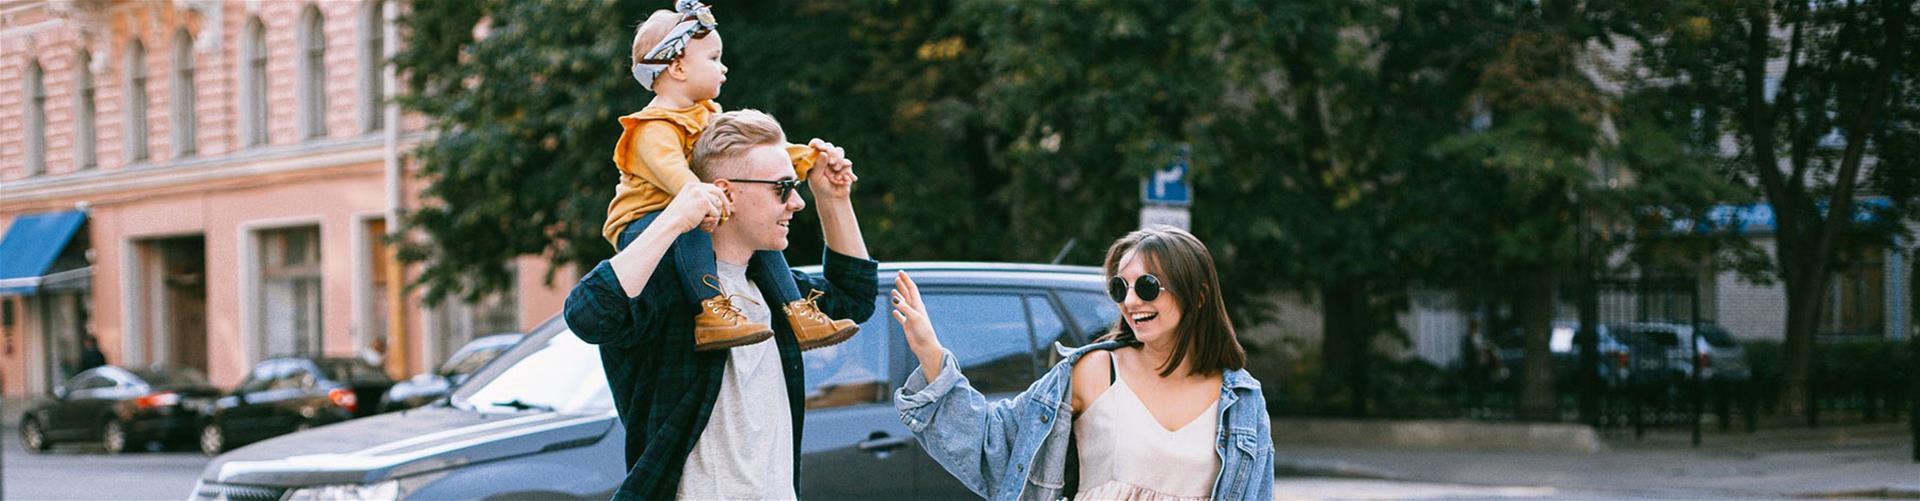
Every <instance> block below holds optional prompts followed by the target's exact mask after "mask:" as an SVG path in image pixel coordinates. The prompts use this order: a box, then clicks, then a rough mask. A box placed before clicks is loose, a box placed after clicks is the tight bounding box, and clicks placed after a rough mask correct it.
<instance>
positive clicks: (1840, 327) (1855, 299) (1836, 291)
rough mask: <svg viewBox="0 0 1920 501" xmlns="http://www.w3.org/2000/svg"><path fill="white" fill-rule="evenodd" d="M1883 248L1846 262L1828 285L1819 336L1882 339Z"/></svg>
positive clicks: (1871, 249) (1884, 301)
mask: <svg viewBox="0 0 1920 501" xmlns="http://www.w3.org/2000/svg"><path fill="white" fill-rule="evenodd" d="M1885 256H1886V248H1884V247H1869V248H1867V249H1863V250H1861V251H1858V253H1857V254H1854V255H1853V256H1851V259H1847V261H1848V262H1849V264H1848V265H1847V267H1845V268H1842V269H1840V270H1838V271H1836V272H1834V274H1833V277H1832V278H1829V279H1828V280H1829V283H1828V284H1827V291H1828V292H1827V305H1826V308H1824V310H1825V311H1824V312H1822V314H1821V317H1822V322H1821V326H1820V328H1821V334H1826V335H1836V336H1864V337H1881V336H1884V335H1885V334H1886V333H1885V327H1886V320H1887V316H1886V315H1887V298H1886V290H1887V289H1886V274H1887V261H1886V259H1885Z"/></svg>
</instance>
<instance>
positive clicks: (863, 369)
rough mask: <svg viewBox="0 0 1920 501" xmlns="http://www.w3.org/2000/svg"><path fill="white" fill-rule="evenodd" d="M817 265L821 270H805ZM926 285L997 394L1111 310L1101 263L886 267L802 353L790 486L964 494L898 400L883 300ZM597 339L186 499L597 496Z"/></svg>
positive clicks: (517, 352)
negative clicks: (854, 318) (842, 327)
mask: <svg viewBox="0 0 1920 501" xmlns="http://www.w3.org/2000/svg"><path fill="white" fill-rule="evenodd" d="M802 269H803V270H806V271H810V272H814V273H817V272H818V271H819V269H818V268H817V267H807V268H802ZM903 269H904V270H906V271H907V272H908V273H910V274H912V275H913V277H914V280H915V281H916V282H918V283H919V284H920V285H921V288H922V291H923V295H924V297H925V299H926V302H927V308H928V309H929V310H931V311H932V312H933V313H932V314H933V317H934V319H935V322H936V323H937V324H936V329H937V330H938V332H939V333H940V337H941V341H942V343H943V344H945V345H946V346H947V348H948V349H949V350H952V351H953V353H954V355H955V356H956V357H959V359H960V363H961V366H962V370H964V371H965V372H966V374H967V376H968V378H969V379H971V380H972V382H973V385H974V387H976V388H978V389H980V391H983V392H986V393H988V394H989V395H997V396H1006V395H1010V394H1012V393H1016V392H1019V391H1021V390H1023V389H1025V388H1026V387H1027V386H1028V385H1029V384H1031V383H1032V382H1033V381H1034V380H1035V379H1038V378H1039V375H1040V374H1041V373H1042V372H1043V371H1044V370H1045V369H1046V367H1048V366H1050V365H1051V364H1052V363H1054V362H1055V361H1057V360H1058V359H1057V358H1056V355H1054V351H1053V349H1052V346H1053V345H1054V344H1055V343H1059V344H1063V345H1068V346H1077V345H1080V344H1082V343H1085V342H1086V341H1087V340H1088V339H1089V338H1090V337H1092V336H1094V335H1096V334H1097V333H1099V332H1104V331H1105V330H1106V329H1107V328H1108V327H1109V326H1110V325H1111V324H1112V323H1113V322H1115V321H1116V320H1118V319H1119V310H1118V309H1117V307H1116V305H1114V304H1113V302H1112V301H1110V300H1108V299H1106V294H1105V292H1103V291H1104V282H1103V281H1102V279H1101V276H1100V270H1099V269H1098V268H1090V267H1069V266H1044V265H1008V264H977V263H924V264H889V265H885V266H882V267H881V269H880V271H879V278H880V285H881V289H880V294H879V295H878V297H876V298H874V302H875V305H876V309H875V311H874V315H873V316H872V317H871V318H869V319H868V320H867V321H866V322H864V323H862V324H861V327H860V328H861V333H860V334H859V335H858V336H855V337H854V338H853V339H851V340H849V341H847V342H845V343H842V344H840V345H837V346H833V347H829V348H822V349H818V350H813V351H809V352H806V353H805V355H804V359H805V364H806V371H807V373H806V382H807V384H806V392H807V393H806V396H805V399H806V405H807V416H806V428H805V432H804V433H805V436H804V437H803V441H802V447H803V449H802V450H801V451H800V452H801V456H802V459H801V462H800V477H801V479H800V487H801V492H800V495H801V497H802V498H809V499H847V498H867V499H879V498H884V499H913V498H919V499H949V498H954V499H959V498H974V497H976V496H974V495H973V494H972V493H971V492H970V491H968V490H967V489H966V488H965V487H963V486H961V485H960V483H959V482H958V481H957V480H955V479H954V478H953V477H952V476H950V475H948V474H947V473H946V470H945V469H943V468H941V467H940V465H939V464H937V463H935V462H934V461H933V460H932V459H931V458H929V457H927V455H926V454H925V453H923V452H921V451H920V449H919V444H918V443H917V442H916V441H914V439H913V435H912V434H911V433H910V432H908V431H907V429H906V426H905V425H904V424H901V422H900V418H899V415H898V414H897V413H896V412H895V411H894V408H893V403H892V400H891V392H892V391H893V390H894V388H896V387H897V385H898V384H899V382H900V381H903V380H904V379H905V378H906V375H907V373H908V371H911V370H913V368H914V366H915V362H914V361H913V360H914V359H913V357H912V355H911V354H909V353H908V351H907V347H906V343H905V340H904V339H903V338H902V334H901V332H900V329H899V327H898V326H897V325H896V324H895V323H894V322H893V321H892V320H890V319H889V316H890V315H889V314H888V311H889V308H888V307H887V306H888V305H887V304H885V303H884V301H883V299H882V298H885V297H887V293H888V291H890V290H891V289H892V284H893V280H892V277H893V274H894V272H895V271H897V270H903ZM598 355H599V353H598V350H597V349H596V348H594V347H593V346H591V345H588V344H586V343H584V342H581V341H580V339H579V338H577V337H575V336H574V335H573V333H572V332H571V331H569V330H568V329H567V328H566V325H565V322H562V321H560V320H559V319H557V318H556V319H552V320H548V321H547V322H546V323H545V324H542V325H541V326H539V327H536V328H534V329H533V330H532V331H531V332H530V333H529V334H528V335H527V338H526V340H524V341H522V342H521V343H520V344H519V345H517V346H515V347H514V348H513V349H511V350H508V351H507V352H506V353H504V354H502V355H501V356H500V357H499V358H497V359H495V360H494V361H493V362H492V363H490V364H488V365H487V366H486V367H484V368H482V369H481V370H480V371H479V372H477V373H475V374H474V375H473V377H472V378H471V379H469V380H468V382H467V383H466V384H463V385H461V386H460V387H459V389H457V390H456V391H455V392H454V393H453V395H452V396H451V397H449V398H448V399H447V400H445V401H443V402H441V403H438V404H434V405H430V406H427V407H422V408H418V409H412V410H407V411H402V412H399V413H392V414H384V415H380V416H374V417H369V418H366V419H359V420H355V421H352V422H348V423H345V424H340V425H335V426H327V427H322V428H316V429H313V430H310V431H306V432H302V433H297V434H293V435H288V436H285V437H280V438H276V439H272V440H268V441H265V442H262V443H259V444H255V445H252V446H249V447H245V448H241V449H239V450H235V451H233V452H230V453H227V454H225V455H222V456H220V457H219V458H216V459H215V460H214V461H213V462H212V463H210V464H208V465H207V467H206V470H205V472H204V473H203V474H202V475H201V478H200V482H199V484H198V485H197V486H196V487H195V489H194V496H195V498H209V499H210V498H226V499H283V496H284V499H357V498H381V499H392V498H405V497H417V498H421V499H442V498H446V499H474V498H496V497H498V498H516V499H517V498H538V499H567V498H576V499H587V498H591V499H606V498H607V497H609V496H610V495H611V494H612V491H613V489H614V488H615V487H616V486H617V485H619V483H620V480H621V479H622V478H624V477H625V476H626V472H625V471H624V468H623V460H622V458H623V457H624V453H623V451H622V447H623V444H624V443H625V441H626V439H625V436H624V431H623V430H622V429H621V427H620V426H618V423H617V422H616V421H617V418H616V416H615V415H614V411H613V403H612V401H611V395H610V394H609V392H608V390H607V383H606V377H605V375H604V374H603V373H602V372H601V366H600V359H599V356H598Z"/></svg>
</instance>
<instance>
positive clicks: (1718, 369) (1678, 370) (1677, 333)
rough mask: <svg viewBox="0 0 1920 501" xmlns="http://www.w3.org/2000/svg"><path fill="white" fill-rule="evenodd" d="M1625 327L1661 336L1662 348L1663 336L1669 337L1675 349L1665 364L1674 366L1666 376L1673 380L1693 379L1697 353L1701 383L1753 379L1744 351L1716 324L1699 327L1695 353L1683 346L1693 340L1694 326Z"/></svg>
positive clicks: (1665, 324)
mask: <svg viewBox="0 0 1920 501" xmlns="http://www.w3.org/2000/svg"><path fill="white" fill-rule="evenodd" d="M1628 325H1629V326H1630V328H1633V329H1636V330H1641V331H1649V332H1661V333H1663V334H1660V335H1659V337H1660V339H1661V340H1662V343H1663V344H1662V345H1663V346H1668V345H1665V344H1664V342H1665V341H1664V340H1665V339H1666V338H1667V334H1664V333H1671V335H1672V337H1673V339H1674V341H1675V343H1677V344H1676V345H1673V346H1675V347H1677V348H1678V349H1677V350H1670V353H1671V354H1670V355H1669V357H1668V358H1667V359H1666V360H1667V361H1668V363H1669V364H1671V365H1675V366H1676V367H1674V368H1673V369H1672V370H1669V371H1668V373H1670V374H1673V375H1675V376H1676V377H1681V378H1691V377H1693V368H1694V362H1695V359H1696V353H1697V358H1698V360H1697V361H1698V362H1699V366H1700V379H1701V380H1702V381H1706V382H1739V381H1746V380H1747V379H1749V378H1751V377H1753V371H1752V369H1750V368H1749V366H1748V365H1747V350H1746V348H1744V347H1742V346H1740V342H1739V341H1737V340H1735V339H1734V338H1733V336H1732V335H1731V334H1729V333H1728V332H1727V330H1726V329H1725V328H1722V327H1720V326H1719V325H1717V324H1714V323H1712V322H1699V323H1698V325H1699V326H1700V336H1699V338H1698V346H1697V347H1696V348H1695V349H1696V350H1697V351H1693V350H1687V349H1686V345H1687V343H1688V342H1689V341H1688V340H1690V339H1695V337H1694V327H1693V324H1689V323H1682V322H1647V323H1637V324H1628Z"/></svg>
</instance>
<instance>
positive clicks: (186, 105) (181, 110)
mask: <svg viewBox="0 0 1920 501" xmlns="http://www.w3.org/2000/svg"><path fill="white" fill-rule="evenodd" d="M193 101H194V84H193V35H189V34H187V30H186V29H181V30H180V31H179V32H178V33H175V34H174V35H173V151H174V156H176V157H185V156H190V155H193V153H194V150H196V149H198V148H197V147H198V146H199V145H198V144H196V143H197V141H195V138H194V125H195V124H194V113H193Z"/></svg>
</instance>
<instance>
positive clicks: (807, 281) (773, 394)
mask: <svg viewBox="0 0 1920 501" xmlns="http://www.w3.org/2000/svg"><path fill="white" fill-rule="evenodd" d="M785 144H786V136H785V133H784V132H782V131H781V129H780V124H779V122H777V121H775V120H774V119H773V117H770V116H767V115H766V114H764V113H761V112H758V111H753V110H740V111H733V112H728V113H723V114H721V115H719V116H718V117H716V118H715V119H714V121H713V123H712V124H711V125H708V127H707V129H706V130H705V131H704V132H703V133H702V134H701V137H700V139H699V140H698V141H697V142H696V143H695V144H694V147H693V158H692V162H691V166H692V168H693V172H694V174H696V175H698V176H699V177H700V180H701V181H703V182H702V183H688V184H687V185H686V187H684V188H682V189H681V190H680V193H679V195H676V196H675V197H674V198H673V201H672V202H671V203H669V204H668V206H667V208H666V209H665V211H663V212H662V214H661V215H660V217H659V219H658V220H657V221H656V222H654V223H653V225H651V226H649V227H647V229H646V230H645V233H642V234H641V235H640V236H639V238H636V239H634V241H633V243H632V244H630V245H628V246H627V248H626V249H624V250H622V251H620V253H619V254H616V255H614V257H613V258H612V259H609V260H607V261H603V262H601V263H600V264H599V265H597V266H595V267H594V269H593V271H591V272H589V273H588V274H587V276H586V278H584V279H582V280H581V282H580V284H579V285H578V286H575V287H574V289H573V292H572V293H570V294H569V295H568V296H567V305H566V320H567V325H568V326H570V327H572V328H573V331H574V333H575V334H577V335H579V336H580V338H581V339H582V340H585V341H586V342H588V343H593V344H596V345H599V346H600V358H601V362H602V364H603V365H604V366H605V369H606V372H607V382H608V383H609V386H610V387H611V388H612V391H613V397H614V400H613V401H614V405H615V408H616V410H618V411H619V413H620V421H621V423H622V425H623V426H625V427H626V430H627V444H626V450H627V454H626V456H627V466H628V473H627V478H626V480H625V481H624V482H623V483H622V484H621V486H620V490H619V491H618V492H616V493H615V495H614V497H615V499H628V498H644V499H665V498H687V499H722V498H725V499H792V498H794V497H796V490H797V487H796V485H797V484H796V483H795V478H796V477H797V476H798V475H797V465H798V463H799V451H800V437H801V417H802V416H803V413H804V412H805V408H804V405H803V404H804V397H805V395H804V392H803V390H802V388H803V383H804V378H803V374H802V369H801V367H802V366H803V365H802V363H801V359H800V347H799V342H798V340H797V338H796V337H795V336H794V333H793V330H792V328H791V327H790V326H789V325H788V323H787V322H769V321H768V320H769V319H770V317H771V311H770V310H769V309H768V307H767V305H770V304H787V303H789V302H794V301H813V302H815V303H816V305H817V306H818V308H817V309H816V311H817V312H819V314H823V315H826V316H830V317H832V318H840V319H852V320H853V321H854V322H863V321H865V320H866V319H867V317H868V316H870V315H872V314H873V298H874V297H875V295H876V294H878V292H877V284H876V283H875V270H876V269H877V268H878V266H879V263H877V262H875V261H873V260H872V259H870V258H868V255H867V248H866V242H865V240H864V239H863V237H862V236H861V234H860V226H859V222H858V220H857V219H856V218H855V217H854V212H853V204H852V202H851V198H850V197H851V195H852V189H853V183H854V181H855V180H857V179H858V177H857V176H855V175H854V173H853V168H852V166H853V163H852V162H850V161H848V160H847V159H846V157H845V152H844V151H843V150H841V149H840V148H838V147H835V146H832V145H831V144H828V145H825V148H823V150H824V152H825V154H824V155H822V158H821V160H819V161H818V162H816V164H815V166H814V168H813V169H812V170H811V171H810V172H809V173H808V177H807V178H806V179H800V178H798V177H797V176H796V175H795V174H794V169H793V164H792V163H791V162H790V161H789V159H788V157H787V154H786V151H785V149H784V148H783V146H784V145H785ZM803 183H804V184H807V185H808V186H809V189H810V190H811V191H812V192H813V197H814V201H815V203H816V204H818V206H817V207H816V209H817V210H818V211H819V215H820V226H821V230H822V232H823V233H824V237H825V240H826V244H827V249H826V252H825V256H824V257H823V266H822V267H823V268H824V270H825V271H824V273H823V275H824V276H823V277H821V278H813V277H810V276H808V275H806V274H803V273H796V272H794V271H793V270H790V269H783V270H769V269H762V268H757V267H752V266H749V262H750V260H749V258H750V257H751V256H752V254H753V253H754V252H755V251H763V250H771V251H781V250H785V249H786V248H787V243H788V240H787V236H788V232H789V231H790V228H789V227H788V226H789V224H790V223H791V222H792V221H793V215H794V214H795V213H798V212H799V211H800V210H801V209H804V208H806V206H807V202H806V201H805V200H804V199H802V198H801V197H800V195H799V193H796V191H798V187H799V186H800V185H801V184H803ZM696 228H700V229H705V230H709V231H711V232H712V233H713V250H714V257H715V261H716V263H717V265H718V266H717V268H718V271H719V273H718V274H717V278H718V282H719V283H718V284H715V285H716V286H717V287H718V288H720V289H721V290H723V291H724V292H723V293H724V294H727V295H731V296H734V297H735V298H737V299H740V300H739V301H736V302H734V304H736V305H741V308H740V311H741V312H742V313H743V314H744V315H745V316H746V317H748V318H747V320H749V321H753V322H760V323H764V324H767V325H771V326H772V327H773V329H774V336H773V338H772V339H769V340H766V341H762V342H759V343H754V344H749V345H746V346H739V347H735V348H731V349H726V350H715V351H701V352H696V351H694V341H693V339H694V338H693V320H692V319H693V318H694V312H693V311H692V310H691V309H692V308H693V306H691V304H692V303H691V302H689V301H686V300H684V299H683V298H680V297H678V295H679V294H682V292H680V291H681V287H679V286H678V285H676V284H675V282H674V278H673V277H674V276H675V271H674V270H672V269H670V268H672V267H673V263H672V261H671V260H664V261H663V260H662V256H664V255H665V253H666V251H667V247H668V246H669V245H671V244H672V242H673V240H674V238H675V237H677V236H679V235H680V234H681V233H685V232H688V231H693V230H694V229H696ZM751 262H754V263H757V262H758V261H751ZM781 273H784V274H788V275H790V276H792V278H793V281H794V283H795V284H796V285H798V286H799V287H798V288H799V291H800V293H801V294H802V295H803V297H783V295H784V294H783V293H782V292H781V288H779V287H777V286H775V285H774V277H776V276H778V275H776V274H781Z"/></svg>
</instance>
